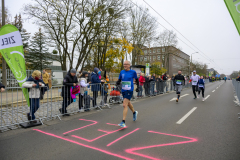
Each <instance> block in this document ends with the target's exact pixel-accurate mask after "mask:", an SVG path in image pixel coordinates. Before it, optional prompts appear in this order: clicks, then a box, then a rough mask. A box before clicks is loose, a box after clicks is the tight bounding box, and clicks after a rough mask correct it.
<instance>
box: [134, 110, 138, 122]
mask: <svg viewBox="0 0 240 160" xmlns="http://www.w3.org/2000/svg"><path fill="white" fill-rule="evenodd" d="M137 115H138V111H135V114H133V121H136V120H137Z"/></svg>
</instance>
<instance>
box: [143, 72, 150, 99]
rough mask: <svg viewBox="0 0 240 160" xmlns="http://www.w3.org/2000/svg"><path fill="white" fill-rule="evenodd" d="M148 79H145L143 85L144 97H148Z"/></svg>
mask: <svg viewBox="0 0 240 160" xmlns="http://www.w3.org/2000/svg"><path fill="white" fill-rule="evenodd" d="M149 80H150V79H149V77H148V76H146V77H145V83H144V90H145V96H149V88H150V81H149Z"/></svg>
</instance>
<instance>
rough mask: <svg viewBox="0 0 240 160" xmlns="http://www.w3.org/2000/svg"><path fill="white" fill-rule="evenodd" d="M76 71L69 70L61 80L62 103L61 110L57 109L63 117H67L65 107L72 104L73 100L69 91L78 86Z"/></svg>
mask: <svg viewBox="0 0 240 160" xmlns="http://www.w3.org/2000/svg"><path fill="white" fill-rule="evenodd" d="M76 72H77V71H76V69H74V68H73V69H71V70H70V71H68V73H67V75H66V76H65V77H64V79H63V87H62V97H63V103H62V109H59V111H60V112H61V114H64V115H65V116H69V114H67V106H68V105H70V104H71V103H72V102H73V99H72V97H71V93H70V89H71V87H73V86H76V85H77V84H78V79H77V76H76Z"/></svg>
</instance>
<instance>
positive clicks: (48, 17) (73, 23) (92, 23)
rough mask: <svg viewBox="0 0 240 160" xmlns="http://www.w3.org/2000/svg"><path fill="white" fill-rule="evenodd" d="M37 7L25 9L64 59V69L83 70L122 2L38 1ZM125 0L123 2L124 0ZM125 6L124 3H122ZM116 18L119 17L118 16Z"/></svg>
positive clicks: (62, 62)
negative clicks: (94, 46)
mask: <svg viewBox="0 0 240 160" xmlns="http://www.w3.org/2000/svg"><path fill="white" fill-rule="evenodd" d="M34 1H35V2H36V3H35V4H28V5H26V6H25V7H24V11H25V14H27V15H29V18H35V22H36V23H37V24H38V25H40V26H41V27H43V28H44V29H45V31H46V32H47V33H48V36H49V38H50V39H52V41H54V42H55V43H56V49H57V50H58V53H59V56H60V62H61V65H62V69H63V70H66V69H67V64H66V62H67V60H68V61H69V67H70V68H73V64H74V63H76V67H75V68H76V69H78V68H79V67H80V68H82V65H84V62H85V61H86V59H87V57H88V55H89V54H90V52H91V50H92V47H93V45H94V44H95V42H96V41H97V40H98V37H100V36H99V35H101V34H104V28H106V25H108V24H107V23H108V21H110V19H112V20H113V19H116V18H118V17H117V16H118V15H116V14H114V11H115V8H117V7H118V5H119V3H120V1H118V0H61V1H60V0H56V1H52V0H34ZM121 1H123V0H121ZM121 3H122V2H121ZM114 16H115V17H114Z"/></svg>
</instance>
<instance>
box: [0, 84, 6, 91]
mask: <svg viewBox="0 0 240 160" xmlns="http://www.w3.org/2000/svg"><path fill="white" fill-rule="evenodd" d="M0 91H1V92H4V91H5V86H4V85H3V84H2V83H0Z"/></svg>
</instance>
